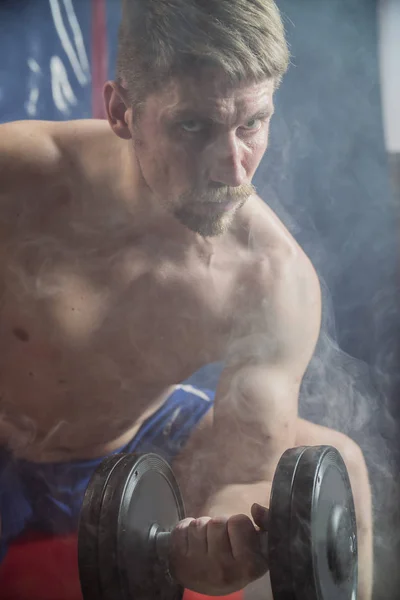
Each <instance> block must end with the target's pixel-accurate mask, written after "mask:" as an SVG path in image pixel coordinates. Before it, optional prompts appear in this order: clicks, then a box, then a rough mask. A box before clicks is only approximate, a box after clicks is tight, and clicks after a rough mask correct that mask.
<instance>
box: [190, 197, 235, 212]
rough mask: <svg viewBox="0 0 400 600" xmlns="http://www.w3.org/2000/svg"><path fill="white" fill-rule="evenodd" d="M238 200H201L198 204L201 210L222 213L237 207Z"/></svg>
mask: <svg viewBox="0 0 400 600" xmlns="http://www.w3.org/2000/svg"><path fill="white" fill-rule="evenodd" d="M237 204H238V202H237V200H222V201H221V200H220V201H218V202H211V201H208V202H201V203H199V204H198V206H200V207H201V211H202V212H203V211H204V212H205V211H207V212H208V213H221V212H229V211H231V210H233V209H234V208H236V206H237Z"/></svg>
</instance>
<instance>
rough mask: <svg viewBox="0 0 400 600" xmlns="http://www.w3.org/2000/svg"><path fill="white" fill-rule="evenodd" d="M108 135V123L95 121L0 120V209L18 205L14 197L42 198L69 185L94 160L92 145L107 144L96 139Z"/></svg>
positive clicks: (81, 174)
mask: <svg viewBox="0 0 400 600" xmlns="http://www.w3.org/2000/svg"><path fill="white" fill-rule="evenodd" d="M110 134H111V136H110V137H111V138H113V134H112V132H111V130H110V128H109V126H108V123H107V122H105V121H97V120H81V121H65V122H52V121H15V122H11V123H3V124H1V125H0V205H1V210H2V211H4V210H6V209H7V206H8V207H11V206H12V207H17V206H18V200H19V199H21V200H22V201H23V202H26V201H27V198H29V199H30V200H32V199H33V198H34V199H35V200H40V198H45V197H47V196H48V195H49V192H51V193H52V194H54V192H55V191H56V189H57V186H62V187H63V190H64V192H65V190H66V189H67V188H68V187H69V186H70V187H72V188H74V187H75V186H76V185H77V182H78V181H79V179H80V178H82V177H85V174H86V171H88V172H89V171H90V165H92V164H93V163H94V162H96V158H97V157H96V156H95V154H96V148H97V149H98V148H105V147H107V145H108V147H110V144H107V143H101V142H103V140H104V142H106V140H107V139H108V138H107V136H108V135H110ZM99 142H100V143H99ZM111 142H112V139H111ZM98 151H99V150H97V152H98ZM90 161H91V162H90ZM73 191H74V190H73V189H72V190H71V192H73Z"/></svg>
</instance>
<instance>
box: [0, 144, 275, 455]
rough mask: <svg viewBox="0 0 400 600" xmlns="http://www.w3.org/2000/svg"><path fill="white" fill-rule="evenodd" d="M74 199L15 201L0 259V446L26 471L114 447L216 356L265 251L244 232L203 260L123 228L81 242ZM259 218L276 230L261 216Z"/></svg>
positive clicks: (84, 234)
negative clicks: (14, 221) (26, 465)
mask: <svg viewBox="0 0 400 600" xmlns="http://www.w3.org/2000/svg"><path fill="white" fill-rule="evenodd" d="M110 135H112V134H110ZM68 176H70V177H71V178H72V179H74V174H73V173H69V174H68ZM77 179H78V180H79V178H78V177H77ZM73 189H74V190H75V192H74V197H72V196H71V195H70V191H69V187H68V185H67V186H65V185H62V184H60V185H59V186H56V187H55V188H54V189H53V190H51V193H49V191H47V193H44V198H41V199H40V200H36V196H37V194H38V191H37V190H34V192H33V193H32V191H29V190H27V195H28V194H29V195H30V198H28V197H27V201H26V202H25V203H24V205H23V209H24V210H23V211H22V213H21V215H19V219H18V228H16V230H15V233H14V234H13V235H11V236H10V237H8V239H7V243H5V244H4V246H3V249H2V261H1V281H2V282H3V291H2V296H1V312H0V385H1V389H0V394H1V396H0V409H1V414H0V444H7V445H9V446H11V447H12V448H13V450H14V451H15V453H16V454H17V455H19V456H21V457H27V458H29V459H30V460H38V461H58V460H69V459H71V458H85V457H91V456H96V455H99V456H100V455H102V454H104V453H105V451H107V450H112V449H114V447H118V446H119V445H121V441H122V440H125V438H126V437H128V438H129V437H131V436H132V435H133V433H134V431H135V429H136V428H138V427H139V425H140V423H141V422H142V421H143V419H144V418H146V416H148V414H149V413H151V412H152V411H154V410H155V409H156V408H157V407H158V406H159V405H160V404H161V403H162V402H163V401H164V399H165V398H166V397H167V396H168V394H169V393H170V392H171V389H172V386H174V385H176V384H177V383H179V382H181V381H183V380H185V379H186V378H187V377H189V376H190V375H191V374H192V373H194V372H195V371H196V370H197V369H199V368H200V367H202V366H203V365H205V364H207V363H210V362H214V361H218V360H221V359H223V356H224V352H225V349H226V347H227V344H228V341H229V339H230V336H231V334H232V330H233V327H234V325H235V322H237V321H238V320H240V318H241V314H243V312H244V311H246V310H251V304H250V300H248V301H247V302H248V303H249V304H248V305H247V306H246V302H244V301H243V298H246V297H247V298H248V299H249V298H250V296H249V295H248V294H243V293H242V292H243V286H244V285H245V280H246V278H248V274H249V272H251V271H252V270H254V269H257V268H258V265H259V263H260V260H263V259H264V254H265V247H263V246H262V247H259V248H258V249H257V248H255V247H253V248H250V247H249V245H248V243H247V237H246V235H247V233H248V232H247V225H246V223H245V222H243V223H242V224H240V227H239V229H238V230H235V231H232V232H230V233H229V234H226V235H224V236H223V239H219V240H216V241H215V243H214V248H213V254H212V257H211V259H210V258H209V257H208V259H205V258H204V257H202V256H199V255H198V254H197V253H196V251H195V250H193V251H192V250H191V249H189V250H188V251H183V249H182V247H181V246H180V245H179V244H175V243H172V242H170V241H168V240H167V239H163V238H162V237H161V238H160V237H156V236H154V235H152V234H147V235H139V236H135V237H132V236H131V235H129V229H127V228H125V229H123V230H121V232H120V233H121V235H114V236H111V237H107V235H106V234H105V232H104V231H101V230H95V229H93V231H88V230H87V229H85V227H84V225H85V218H84V217H82V215H81V213H80V211H79V210H78V209H79V207H82V206H86V204H85V203H87V202H89V200H88V199H85V203H82V202H81V201H77V196H78V197H79V196H80V195H81V194H82V193H83V192H82V191H78V189H77V188H76V186H75V184H74V188H73ZM85 193H86V190H85ZM95 196H96V194H95V193H93V195H92V199H93V198H95ZM91 210H95V205H92V207H91ZM257 210H261V211H262V210H263V209H261V208H260V207H258V208H257ZM262 214H264V213H262ZM243 218H244V217H243ZM265 220H266V223H268V222H269V225H266V231H267V230H268V228H270V229H271V230H273V229H274V228H275V227H276V223H277V220H275V218H274V217H272V216H271V214H270V212H266V213H265ZM76 225H78V226H76ZM258 226H260V223H259V219H258ZM238 231H239V232H240V233H238ZM126 441H127V440H126Z"/></svg>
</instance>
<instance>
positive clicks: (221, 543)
mask: <svg viewBox="0 0 400 600" xmlns="http://www.w3.org/2000/svg"><path fill="white" fill-rule="evenodd" d="M227 523H228V518H227V517H215V518H214V519H211V521H210V522H209V523H208V526H207V541H208V555H209V556H212V557H214V558H218V559H219V558H221V557H223V556H224V557H227V558H228V559H229V558H232V548H231V543H230V541H229V535H228V526H227Z"/></svg>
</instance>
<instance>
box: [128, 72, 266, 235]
mask: <svg viewBox="0 0 400 600" xmlns="http://www.w3.org/2000/svg"><path fill="white" fill-rule="evenodd" d="M273 89H274V86H273V81H271V80H267V81H264V82H263V83H257V84H250V85H249V84H248V85H242V86H240V87H236V88H234V89H232V88H231V87H228V86H227V85H225V84H224V83H223V81H222V79H221V77H219V78H218V77H217V76H216V75H215V74H212V73H211V72H208V73H203V74H202V75H201V76H199V77H197V78H194V77H190V78H189V77H188V78H187V79H186V78H185V79H184V80H180V81H173V82H171V84H170V85H168V87H166V89H164V90H163V91H162V92H161V93H157V94H154V95H151V96H150V97H149V98H148V99H147V100H146V104H145V106H144V108H143V110H142V112H141V115H140V119H139V122H135V113H134V112H133V121H134V125H133V131H132V137H133V141H134V147H135V154H136V157H137V160H138V164H139V166H140V169H141V174H142V177H143V179H144V182H145V185H146V186H147V188H149V190H150V192H151V195H152V197H153V198H154V199H155V200H156V202H158V203H160V204H162V205H163V206H164V207H165V208H166V209H167V210H168V212H170V213H171V214H173V215H174V216H175V217H176V218H177V219H178V220H179V221H180V222H181V223H182V224H183V225H185V226H186V227H188V228H189V229H191V230H192V231H194V232H196V233H199V234H200V235H203V236H215V235H219V234H221V233H223V232H224V231H226V230H227V228H228V227H229V226H230V224H231V223H232V221H233V219H234V216H235V213H236V212H237V211H238V209H239V208H240V207H241V206H243V204H244V203H245V202H246V200H247V199H248V198H249V197H250V196H251V195H252V194H253V193H254V191H255V190H254V187H253V186H252V184H251V181H252V178H253V176H254V173H255V171H256V169H257V167H258V165H259V164H260V161H261V158H262V156H263V154H264V152H265V150H266V148H267V145H268V131H269V122H270V119H271V116H272V113H273Z"/></svg>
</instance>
